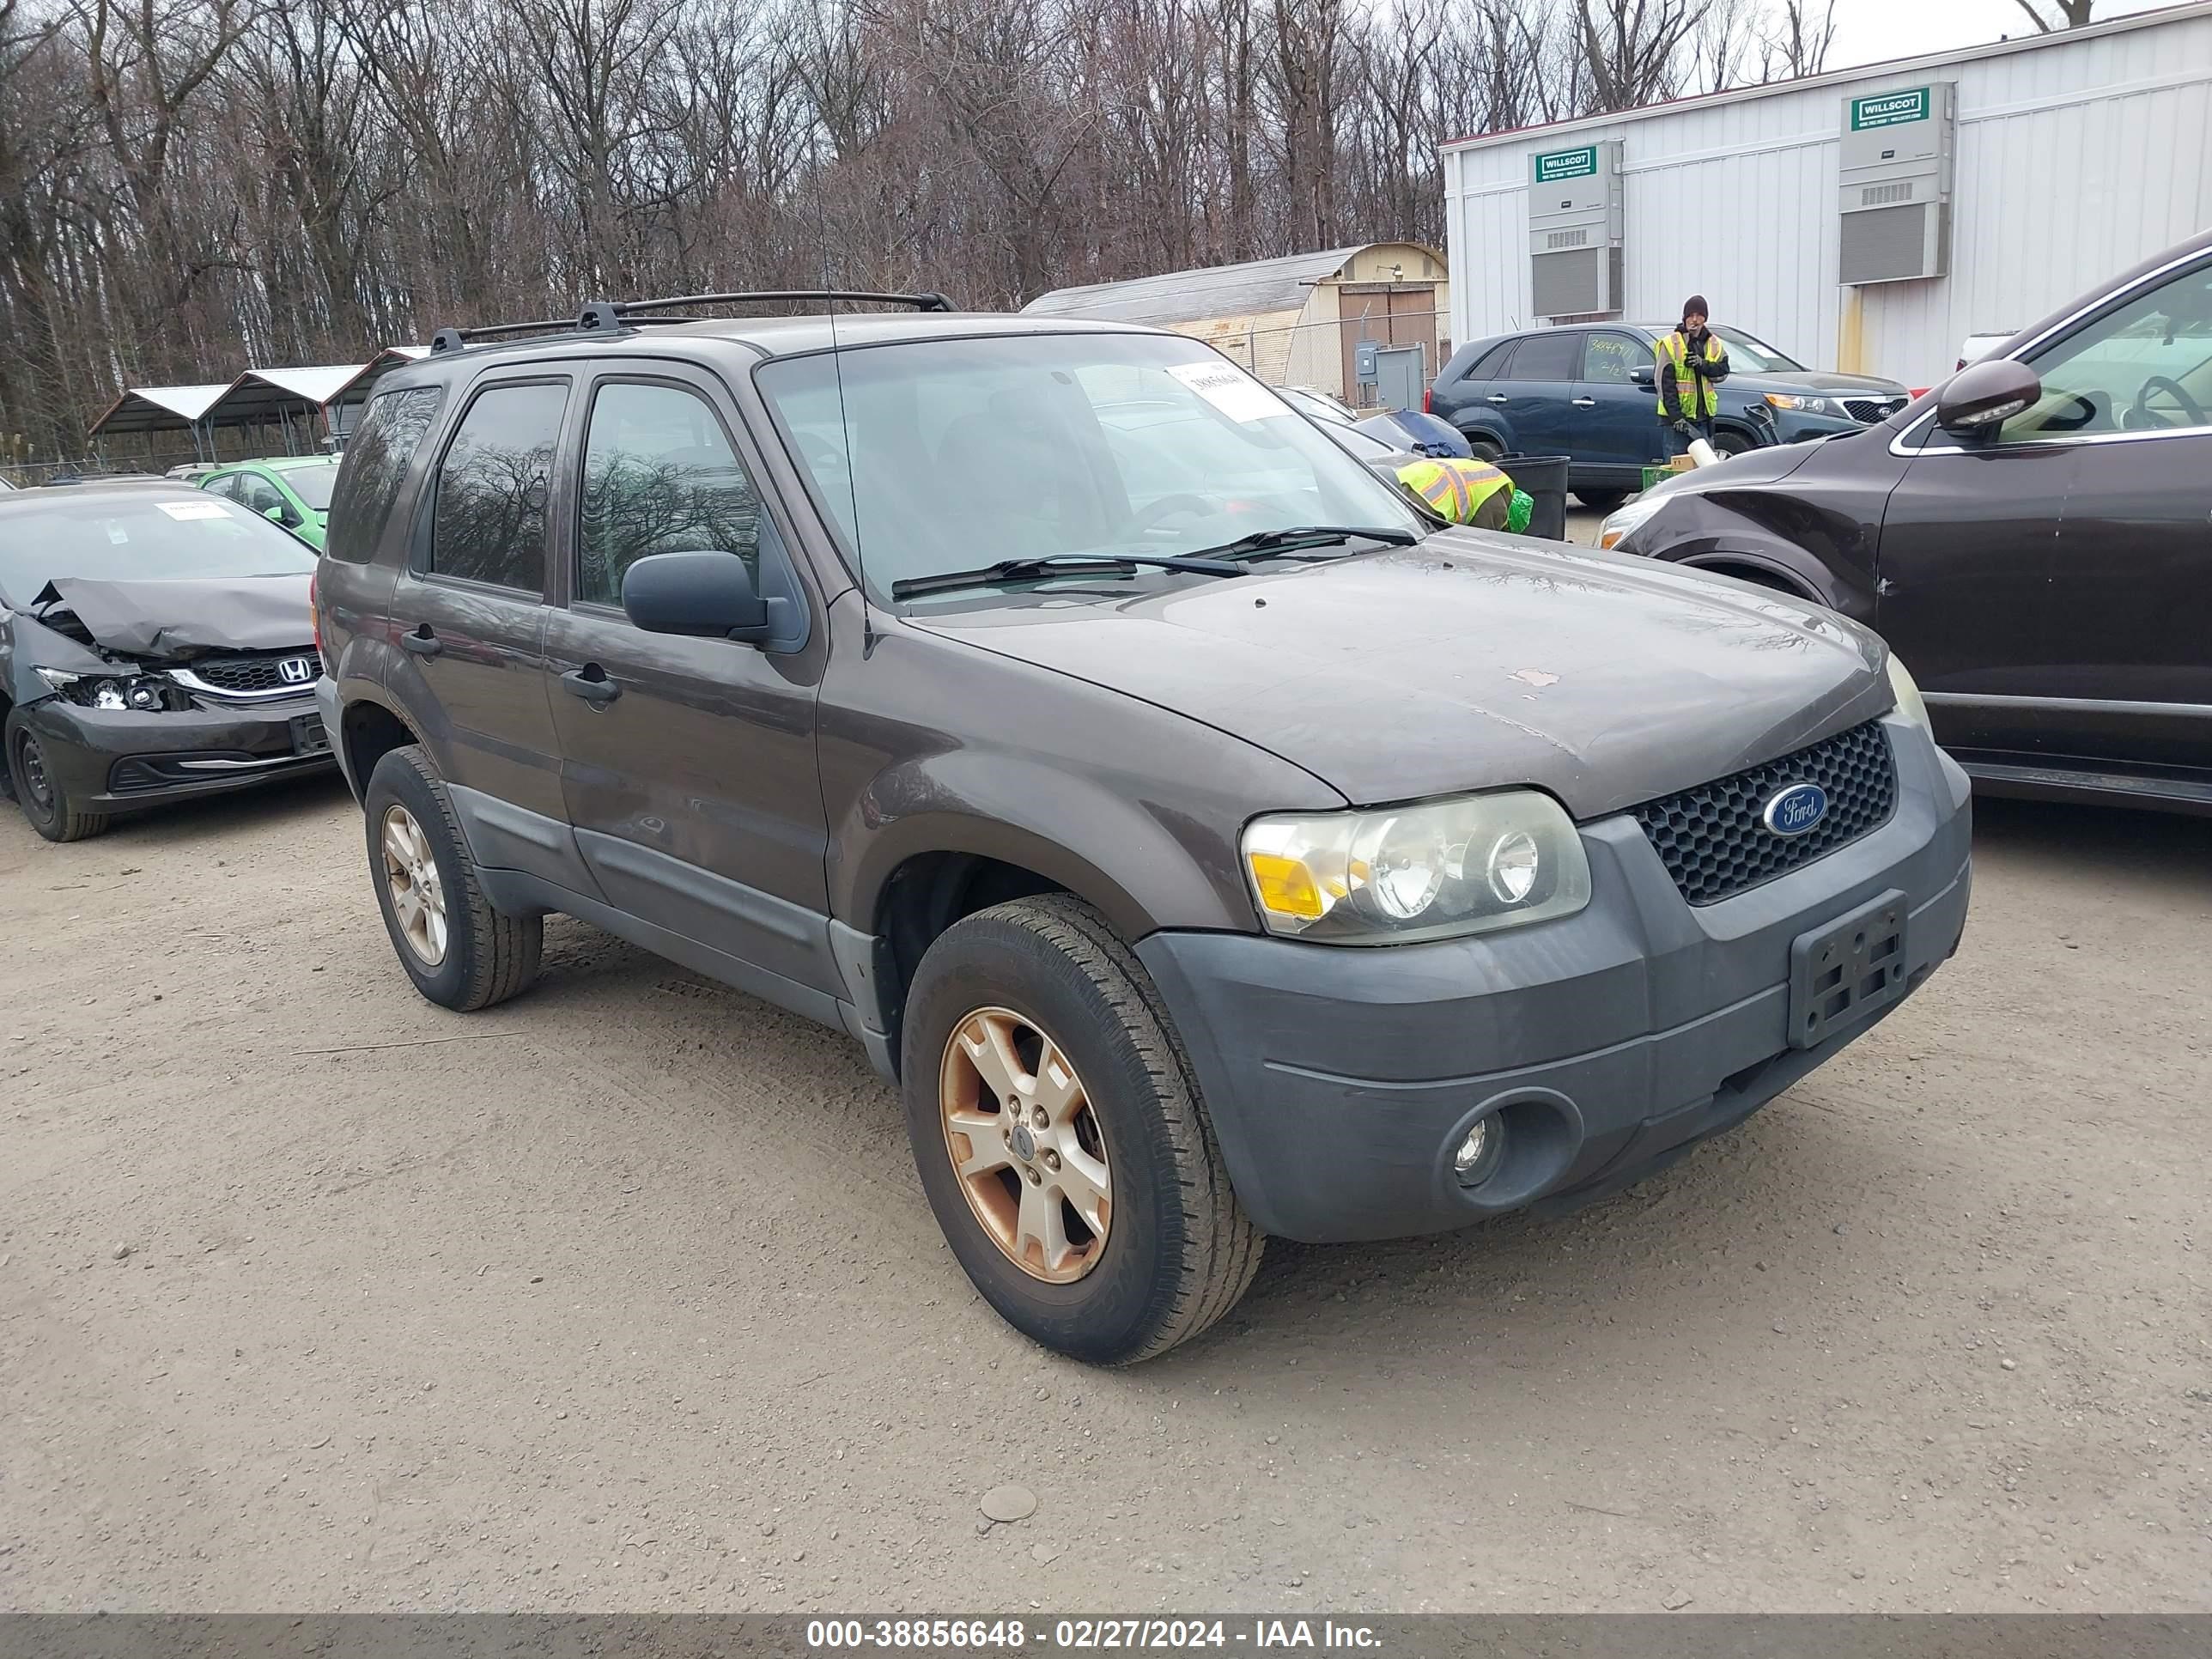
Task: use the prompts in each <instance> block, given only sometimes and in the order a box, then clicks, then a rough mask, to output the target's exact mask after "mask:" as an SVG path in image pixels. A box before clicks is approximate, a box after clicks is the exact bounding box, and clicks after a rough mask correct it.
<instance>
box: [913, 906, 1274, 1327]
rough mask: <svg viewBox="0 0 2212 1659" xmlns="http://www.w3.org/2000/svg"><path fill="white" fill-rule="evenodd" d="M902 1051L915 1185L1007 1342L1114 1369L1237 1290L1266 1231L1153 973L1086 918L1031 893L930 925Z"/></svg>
mask: <svg viewBox="0 0 2212 1659" xmlns="http://www.w3.org/2000/svg"><path fill="white" fill-rule="evenodd" d="M902 1055H903V1063H902V1074H903V1078H904V1085H903V1086H904V1095H905V1102H906V1113H907V1133H908V1138H909V1139H910V1140H911V1141H912V1143H913V1146H914V1154H915V1167H916V1168H917V1170H919V1171H920V1174H921V1185H922V1190H923V1191H924V1192H925V1193H926V1194H928V1197H929V1204H930V1208H931V1209H932V1210H933V1211H934V1212H936V1215H937V1220H938V1225H939V1226H940V1227H942V1228H943V1229H944V1230H945V1239H946V1242H947V1243H950V1244H951V1247H952V1253H953V1255H955V1256H956V1257H957V1258H958V1260H959V1262H960V1265H961V1267H963V1269H964V1270H965V1271H966V1272H967V1274H968V1277H969V1280H970V1281H971V1282H972V1283H973V1284H974V1285H975V1288H976V1289H977V1290H978V1291H981V1293H982V1295H983V1298H984V1299H985V1300H986V1301H987V1302H988V1303H990V1304H991V1305H992V1306H993V1307H994V1308H995V1309H996V1310H998V1312H999V1315H1000V1317H1001V1318H1003V1319H1004V1320H1006V1322H1007V1323H1008V1324H1010V1325H1012V1327H1013V1328H1015V1329H1016V1330H1018V1331H1019V1332H1021V1333H1022V1334H1024V1336H1026V1337H1028V1338H1030V1340H1032V1341H1034V1342H1036V1343H1039V1344H1041V1345H1042V1346H1045V1347H1048V1348H1051V1349H1054V1351H1056V1352H1060V1353H1064V1354H1067V1355H1070V1356H1072V1357H1073V1358H1078V1359H1083V1360H1088V1361H1091V1362H1092V1363H1094V1364H1128V1363H1131V1362H1133V1361H1135V1360H1140V1359H1149V1358H1152V1357H1153V1356H1154V1355H1157V1354H1161V1353H1164V1352H1167V1350H1168V1349H1170V1348H1171V1347H1173V1346H1176V1344H1177V1343H1179V1342H1182V1341H1185V1340H1188V1339H1189V1338H1191V1337H1193V1336H1195V1335H1197V1334H1199V1333H1200V1331H1203V1330H1204V1329H1206V1327H1208V1326H1209V1325H1211V1324H1212V1323H1213V1322H1214V1321H1216V1320H1218V1319H1219V1318H1220V1317H1221V1316H1222V1315H1224V1314H1225V1313H1226V1312H1228V1311H1229V1310H1230V1309H1231V1307H1233V1306H1234V1305H1236V1303H1237V1298H1238V1297H1241V1296H1243V1293H1244V1291H1245V1288H1246V1286H1248V1285H1250V1283H1251V1282H1252V1275H1253V1274H1254V1273H1255V1272H1257V1271H1258V1269H1259V1266H1260V1254H1261V1247H1262V1245H1263V1244H1264V1243H1265V1240H1264V1238H1263V1237H1262V1236H1261V1233H1260V1231H1259V1230H1258V1229H1256V1228H1255V1227H1254V1226H1253V1225H1252V1224H1251V1222H1250V1221H1249V1219H1248V1218H1246V1216H1245V1214H1244V1212H1243V1209H1242V1208H1241V1207H1239V1206H1238V1205H1237V1197H1236V1194H1235V1193H1234V1192H1233V1191H1231V1188H1230V1184H1229V1176H1228V1171H1227V1170H1226V1169H1225V1167H1224V1165H1223V1164H1222V1160H1221V1152H1220V1149H1219V1147H1218V1146H1217V1145H1216V1144H1215V1142H1214V1139H1213V1130H1212V1124H1211V1123H1210V1122H1209V1121H1208V1120H1207V1117H1206V1109H1205V1105H1204V1103H1202V1102H1201V1101H1200V1098H1199V1095H1198V1091H1197V1089H1196V1087H1195V1085H1194V1083H1193V1082H1192V1079H1191V1076H1190V1067H1189V1063H1188V1060H1187V1059H1186V1058H1185V1056H1184V1054H1183V1052H1182V1046H1181V1044H1180V1043H1179V1042H1177V1041H1176V1037H1175V1035H1174V1033H1173V1031H1172V1030H1171V1029H1170V1026H1169V1024H1168V1020H1167V1015H1166V1012H1165V1010H1164V1008H1163V1007H1162V1006H1161V1004H1160V1000H1159V994H1158V991H1157V990H1156V989H1155V988H1154V987H1153V985H1152V979H1151V976H1150V975H1147V974H1146V972H1145V970H1144V968H1143V966H1142V965H1141V964H1140V963H1139V962H1138V961H1137V959H1136V958H1135V957H1133V955H1131V954H1130V952H1129V951H1128V948H1127V946H1126V945H1123V944H1122V943H1121V940H1120V939H1118V938H1116V937H1115V934H1114V933H1113V931H1112V929H1110V928H1109V927H1108V926H1107V925H1106V922H1105V921H1104V919H1103V917H1101V916H1100V915H1098V914H1097V911H1095V910H1093V909H1091V908H1090V907H1089V906H1088V905H1085V904H1083V903H1081V902H1079V901H1078V900H1075V899H1073V898H1071V897H1068V896H1065V895H1049V896H1044V897H1040V898H1030V899H1021V900H1017V901H1015V902H1012V903H1009V904H1001V905H999V906H996V907H995V908H992V909H988V910H985V911H981V912H980V913H979V914H977V915H972V916H969V917H967V918H966V919H964V920H963V921H959V922H957V923H956V924H955V925H954V926H953V927H951V928H949V929H947V930H946V931H945V933H944V934H942V935H941V936H940V937H939V939H937V940H936V942H935V943H934V944H933V945H931V946H930V947H929V951H928V953H927V955H926V956H924V957H923V958H922V961H921V968H920V969H918V970H917V971H916V973H915V981H914V985H913V987H912V989H911V992H910V993H909V995H908V1001H907V1007H906V1014H905V1030H904V1033H903V1041H902Z"/></svg>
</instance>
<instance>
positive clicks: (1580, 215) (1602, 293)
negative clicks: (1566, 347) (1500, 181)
mask: <svg viewBox="0 0 2212 1659" xmlns="http://www.w3.org/2000/svg"><path fill="white" fill-rule="evenodd" d="M1529 166H1530V170H1531V171H1530V177H1529V180H1528V276H1529V293H1530V294H1531V295H1534V304H1533V306H1532V307H1531V309H1532V310H1533V311H1534V313H1535V314H1536V315H1537V316H1539V317H1543V318H1547V319H1549V318H1559V317H1587V316H1591V315H1597V316H1618V315H1620V292H1621V281H1620V244H1621V226H1622V223H1623V222H1624V219H1625V215H1624V213H1623V211H1622V207H1621V187H1620V140H1618V139H1614V138H1607V139H1601V140H1599V141H1598V142H1597V143H1589V144H1583V145H1579V146H1577V148H1575V149H1555V150H1553V151H1550V152H1549V153H1548V154H1545V155H1538V156H1535V157H1534V158H1533V159H1532V160H1531V161H1530V163H1529Z"/></svg>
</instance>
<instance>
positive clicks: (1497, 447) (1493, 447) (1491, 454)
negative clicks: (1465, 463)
mask: <svg viewBox="0 0 2212 1659" xmlns="http://www.w3.org/2000/svg"><path fill="white" fill-rule="evenodd" d="M1467 447H1468V453H1470V454H1471V455H1473V456H1474V459H1476V460H1478V461H1487V462H1488V463H1489V464H1490V465H1492V466H1495V465H1498V462H1499V461H1501V460H1503V459H1504V458H1505V447H1504V445H1502V444H1498V443H1493V442H1492V441H1491V440H1489V439H1488V438H1478V437H1476V436H1474V434H1472V433H1470V434H1468V440H1467Z"/></svg>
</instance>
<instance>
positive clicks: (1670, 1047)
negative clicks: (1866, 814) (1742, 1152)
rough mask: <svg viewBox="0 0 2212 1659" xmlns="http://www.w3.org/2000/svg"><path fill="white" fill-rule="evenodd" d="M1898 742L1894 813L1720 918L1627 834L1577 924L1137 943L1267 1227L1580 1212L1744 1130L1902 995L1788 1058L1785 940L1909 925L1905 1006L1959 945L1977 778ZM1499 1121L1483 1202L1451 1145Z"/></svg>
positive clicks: (1285, 1229)
mask: <svg viewBox="0 0 2212 1659" xmlns="http://www.w3.org/2000/svg"><path fill="white" fill-rule="evenodd" d="M1890 730H1891V737H1892V739H1893V749H1894V750H1895V753H1896V756H1897V765H1898V785H1899V796H1898V806H1897V811H1896V812H1895V814H1894V815H1893V817H1891V819H1890V821H1889V822H1888V823H1886V824H1884V825H1883V826H1882V827H1881V829H1877V830H1875V832H1874V833H1873V834H1871V835H1869V836H1864V837H1863V838H1862V839H1860V840H1858V841H1857V842H1851V843H1850V844H1849V845H1848V846H1845V847H1842V848H1838V849H1837V850H1836V851H1834V852H1832V853H1830V854H1827V855H1826V856H1825V857H1822V858H1820V859H1816V860H1814V861H1813V862H1812V863H1810V864H1808V865H1805V866H1802V867H1801V868H1799V869H1796V870H1795V871H1792V872H1790V873H1789V874H1787V875H1784V876H1782V877H1780V878H1777V879H1775V880H1773V881H1771V882H1768V883H1767V884H1765V885H1763V886H1760V887H1756V888H1753V889H1752V890H1750V891H1748V892H1746V893H1743V894H1741V895H1739V896H1736V897H1734V898H1730V899H1726V900H1723V901H1722V902H1719V903H1717V904H1712V905H1708V906H1705V907H1703V908H1692V907H1691V906H1690V905H1689V904H1688V903H1687V902H1686V901H1685V900H1684V899H1683V897H1682V896H1681V894H1680V891H1679V890H1677V889H1676V887H1675V885H1674V882H1673V880H1672V879H1671V878H1669V877H1668V874H1667V872H1666V869H1665V866H1662V864H1661V862H1660V860H1659V857H1658V854H1656V853H1655V852H1653V850H1652V848H1651V846H1650V842H1647V841H1646V840H1645V839H1644V834H1643V832H1642V831H1641V830H1640V829H1638V827H1637V825H1636V823H1635V821H1634V820H1633V819H1632V818H1629V817H1614V818H1608V819H1606V820H1603V821H1601V822H1599V823H1594V824H1590V825H1589V826H1586V827H1585V829H1584V830H1583V840H1584V844H1585V845H1586V847H1587V848H1588V849H1589V860H1590V873H1591V879H1592V884H1593V894H1592V897H1591V902H1590V904H1589V908H1587V909H1586V910H1584V911H1583V913H1582V914H1581V915H1576V916H1572V917H1569V918H1566V919H1565V920H1564V921H1556V922H1546V923H1539V924H1537V925H1535V926H1534V927H1528V928H1526V929H1523V930H1521V931H1518V932H1511V931H1509V932H1506V933H1494V934H1490V935H1487V936H1485V937H1480V938H1476V939H1457V940H1449V941H1445V942H1443V943H1437V944H1429V945H1401V946H1393V947H1384V948H1378V949H1373V950H1350V949H1343V948H1331V947H1328V946H1322V945H1301V944H1298V943H1297V942H1296V941H1294V940H1288V939H1271V938H1262V937H1256V936H1253V935H1249V934H1225V933H1156V934H1154V935H1152V937H1151V938H1149V939H1146V940H1145V941H1143V943H1142V944H1140V945H1139V946H1138V947H1137V951H1138V955H1139V957H1141V958H1142V960H1143V961H1144V963H1145V965H1146V968H1147V969H1149V970H1150V971H1151V972H1152V975H1153V977H1154V978H1155V979H1156V980H1157V981H1158V983H1159V986H1160V989H1161V992H1162V994H1163V995H1164V997H1165V998H1166V1000H1167V1003H1168V1006H1169V1008H1170V1011H1171V1012H1172V1013H1173V1015H1174V1017H1175V1019H1176V1025H1177V1027H1178V1029H1179V1030H1180V1032H1181V1034H1182V1039H1183V1042H1184V1043H1185V1045H1186V1047H1187V1048H1188V1051H1189V1054H1190V1056H1191V1060H1192V1063H1193V1065H1194V1067H1195V1068H1196V1071H1197V1073H1198V1080H1199V1084H1200V1088H1201V1089H1202V1090H1203V1091H1204V1093H1205V1097H1206V1103H1207V1106H1208V1108H1209V1109H1210V1111H1211V1113H1212V1120H1213V1124H1214V1128H1215V1132H1216V1133H1217V1135H1218V1138H1219V1140H1220V1143H1221V1148H1222V1152H1223V1156H1224V1157H1225V1159H1226V1160H1227V1163H1228V1165H1229V1172H1230V1176H1231V1180H1232V1181H1233V1182H1235V1184H1236V1188H1237V1196H1238V1198H1239V1199H1240V1200H1242V1201H1243V1205H1244V1207H1245V1209H1246V1210H1247V1211H1248V1212H1249V1213H1250V1215H1251V1216H1252V1218H1253V1219H1254V1220H1255V1222H1256V1223H1257V1224H1258V1225H1260V1226H1261V1227H1263V1228H1265V1229H1266V1230H1267V1231H1269V1232H1272V1233H1276V1234H1279V1235H1282V1236H1284V1237H1291V1238H1297V1239H1304V1240H1309V1241H1313V1242H1325V1241H1334V1240H1348V1239H1361V1238H1388V1237H1401V1236H1404V1235H1407V1234H1413V1233H1424V1232H1436V1231H1443V1230H1445V1229H1448V1228H1452V1227H1459V1226H1464V1225H1468V1223H1471V1222H1474V1221H1476V1220H1479V1219H1480V1218H1482V1217H1484V1216H1486V1215H1492V1214H1497V1213H1499V1212H1504V1211H1508V1210H1515V1209H1523V1208H1532V1207H1533V1208H1535V1209H1538V1210H1540V1211H1552V1212H1557V1211H1565V1210H1568V1209H1572V1208H1575V1207H1578V1206H1580V1205H1582V1204H1583V1203H1587V1202H1589V1201H1590V1200H1593V1199H1595V1198H1598V1197H1602V1196H1604V1195H1606V1194H1608V1193H1611V1192H1613V1191H1617V1190H1619V1189H1620V1188H1622V1187H1625V1186H1627V1185H1628V1184H1630V1183H1631V1182H1634V1181H1635V1180H1637V1179H1638V1178H1640V1177H1642V1176H1645V1175H1648V1174H1650V1173H1651V1172H1652V1171H1653V1170H1657V1169H1660V1168H1662V1167H1663V1166H1664V1165H1665V1164H1668V1163H1670V1162H1672V1161H1673V1160H1674V1158H1677V1157H1679V1156H1680V1155H1681V1154H1682V1153H1684V1152H1686V1151H1687V1150H1688V1149H1689V1148H1690V1146H1692V1145H1694V1144H1695V1143H1696V1142H1697V1141H1699V1140H1701V1139H1705V1137H1707V1136H1709V1135H1711V1134H1715V1133H1719V1132H1720V1131H1721V1130H1723V1129H1725V1128H1728V1127H1730V1126H1731V1125H1733V1124H1735V1123H1738V1122H1741V1121H1742V1120H1743V1119H1744V1118H1746V1117H1747V1116H1749V1115H1751V1114H1752V1113H1753V1112H1754V1111H1756V1110H1757V1109H1759V1107H1760V1106H1762V1105H1764V1104H1765V1103H1766V1102H1767V1101H1769V1100H1771V1099H1772V1098H1773V1097H1775V1096H1776V1095H1778V1094H1779V1093H1780V1092H1782V1091H1783V1090H1784V1089H1786V1088H1788V1087H1789V1086H1790V1085H1791V1084H1792V1083H1794V1082H1796V1080H1797V1079H1799V1078H1801V1077H1802V1076H1804V1075H1805V1074H1806V1073H1808V1072H1809V1071H1811V1070H1813V1069H1814V1067H1815V1066H1819V1065H1820V1063H1821V1062H1822V1061H1823V1060H1826V1059H1827V1057H1828V1056H1829V1055H1830V1054H1833V1053H1835V1052H1836V1051H1837V1050H1838V1048H1842V1047H1843V1046H1844V1044H1846V1043H1848V1042H1851V1041H1852V1040H1853V1039H1854V1038H1856V1037H1857V1036H1859V1035H1860V1034H1861V1033H1863V1031H1865V1030H1868V1029H1869V1028H1870V1027H1871V1026H1872V1025H1873V1024H1875V1022H1876V1021H1878V1020H1879V1019H1881V1018H1882V1017H1884V1016H1885V1015H1886V1014H1887V1012H1889V1011H1890V1010H1891V1009H1892V1008H1894V1007H1895V1006H1897V1000H1887V1001H1885V1002H1883V1003H1881V1006H1878V1007H1875V1008H1873V1009H1872V1010H1871V1011H1870V1012H1867V1013H1864V1014H1863V1015H1859V1016H1857V1017H1856V1018H1845V1019H1843V1020H1841V1021H1839V1022H1838V1024H1835V1025H1834V1026H1833V1027H1832V1028H1829V1027H1826V1026H1825V1024H1824V1026H1823V1030H1824V1031H1825V1032H1826V1034H1825V1035H1822V1036H1820V1037H1819V1038H1818V1040H1817V1041H1815V1042H1814V1044H1813V1046H1810V1047H1795V1046H1792V1043H1791V1041H1790V1037H1791V1027H1792V1024H1793V1008H1792V990H1791V975H1792V962H1793V950H1792V947H1793V946H1794V945H1797V944H1798V942H1799V941H1800V940H1801V939H1807V938H1808V936H1812V935H1815V934H1817V933H1819V932H1820V930H1822V929H1824V928H1827V927H1832V926H1833V925H1834V924H1836V923H1838V922H1839V921H1842V920H1843V919H1844V918H1846V917H1849V916H1852V915H1855V914H1856V913H1857V912H1860V911H1862V910H1865V911H1868V912H1869V914H1875V915H1879V914H1895V913H1897V912H1898V911H1899V908H1900V907H1901V911H1902V914H1903V915H1905V934H1904V946H1903V960H1902V964H1901V965H1902V967H1903V969H1904V975H1903V979H1902V981H1901V987H1902V989H1903V990H1904V991H1905V992H1906V993H1908V994H1909V992H1910V991H1911V990H1913V989H1917V987H1919V985H1920V984H1921V983H1922V982H1923V981H1924V980H1925V979H1926V978H1927V976H1928V975H1929V973H1931V972H1932V971H1933V970H1934V969H1936V967H1937V966H1938V965H1939V964H1941V963H1942V962H1944V961H1945V960H1946V959H1947V958H1948V957H1950V956H1951V955H1952V953H1953V952H1954V951H1956V949H1957V948H1958V944H1959V939H1960V933H1961V932H1962V930H1963V928H1964V927H1965V925H1966V902H1967V896H1968V890H1969V886H1970V881H1971V867H1972V866H1971V856H1970V854H1971V849H1970V842H1971V835H1972V819H1971V814H1970V811H1969V809H1968V805H1967V783H1966V775H1965V774H1963V773H1962V772H1960V770H1959V769H1958V768H1957V767H1956V766H1954V765H1953V764H1952V763H1951V762H1950V761H1949V760H1948V759H1947V758H1945V757H1943V756H1942V754H1941V753H1940V752H1939V751H1938V750H1936V747H1935V745H1934V744H1932V743H1930V742H1929V740H1928V738H1926V736H1925V735H1924V734H1923V733H1922V732H1919V731H1918V730H1917V728H1915V727H1911V726H1904V725H1901V724H1898V723H1896V722H1894V721H1893V722H1892V723H1891V727H1890ZM1878 901H1879V902H1878ZM1799 954H1800V955H1801V956H1802V952H1800V953H1799ZM1484 1115H1492V1116H1494V1117H1495V1119H1496V1121H1497V1125H1498V1126H1501V1127H1502V1130H1503V1135H1504V1152H1503V1155H1502V1159H1501V1161H1500V1162H1499V1163H1498V1166H1497V1168H1496V1169H1495V1170H1493V1171H1492V1173H1491V1174H1490V1175H1489V1176H1488V1177H1487V1178H1486V1180H1485V1181H1483V1182H1481V1183H1480V1185H1479V1186H1477V1187H1475V1188H1471V1189H1470V1188H1465V1187H1462V1185H1460V1183H1459V1182H1458V1181H1457V1179H1456V1178H1455V1176H1454V1175H1453V1172H1452V1167H1451V1158H1452V1153H1453V1152H1454V1151H1455V1149H1456V1147H1457V1146H1459V1144H1460V1141H1461V1139H1462V1138H1463V1137H1464V1136H1465V1134H1466V1133H1467V1131H1468V1126H1469V1125H1471V1124H1472V1123H1473V1121H1474V1120H1475V1119H1476V1118H1477V1117H1480V1116H1484Z"/></svg>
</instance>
